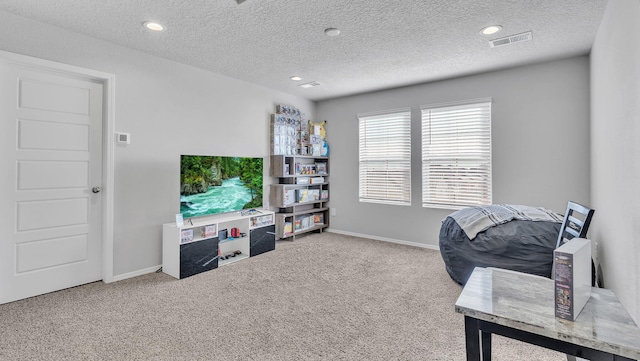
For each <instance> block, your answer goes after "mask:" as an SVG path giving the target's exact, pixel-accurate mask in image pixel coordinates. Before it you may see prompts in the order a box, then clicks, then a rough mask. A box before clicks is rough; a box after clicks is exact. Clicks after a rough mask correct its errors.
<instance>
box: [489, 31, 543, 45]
mask: <svg viewBox="0 0 640 361" xmlns="http://www.w3.org/2000/svg"><path fill="white" fill-rule="evenodd" d="M532 37H533V35H532V34H531V32H530V31H527V32H526V33H522V34H516V35H511V36H507V37H504V38H500V39H495V40H490V41H489V45H490V46H491V47H492V48H495V47H497V46H503V45H509V44H513V43H519V42H521V41H527V40H531V38H532Z"/></svg>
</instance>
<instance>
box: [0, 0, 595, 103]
mask: <svg viewBox="0 0 640 361" xmlns="http://www.w3.org/2000/svg"><path fill="white" fill-rule="evenodd" d="M606 4H607V0H562V1H558V0H524V1H523V0H486V1H463V0H432V1H428V0H246V1H245V2H244V3H242V4H240V5H238V4H237V3H236V1H235V0H182V1H181V0H0V10H4V11H7V12H10V13H13V14H16V15H20V16H24V17H27V18H31V19H34V20H39V21H41V22H45V23H48V24H51V25H55V26H58V27H61V28H64V29H67V30H71V31H74V32H77V33H82V34H86V35H89V36H92V37H95V38H99V39H103V40H107V41H110V42H113V43H116V44H120V45H123V46H126V47H129V48H132V49H137V50H140V51H142V52H145V53H148V54H152V55H156V56H159V57H163V58H166V59H171V60H175V61H177V62H181V63H184V64H189V65H192V66H195V67H198V68H202V69H206V70H210V71H213V72H216V73H219V74H224V75H227V76H230V77H233V78H236V79H241V80H245V81H248V82H251V83H255V84H260V85H263V86H265V87H268V88H272V89H277V90H280V91H284V92H287V93H291V94H296V95H299V96H301V97H304V98H308V99H312V100H322V99H327V98H332V97H338V96H344V95H349V94H355V93H361V92H367V91H372V90H379V89H385V88H391V87H397V86H403V85H409V84H416V83H421V82H426V81H433V80H439V79H445V78H451V77H455V76H460V75H466V74H472V73H477V72H483V71H488V70H494V69H500V68H505V67H511V66H517V65H522V64H527V63H533V62H539V61H544V60H549V59H555V58H561V57H568V56H573V55H579V54H587V53H588V52H589V50H590V49H591V45H592V43H593V39H594V38H595V34H596V31H597V29H598V26H599V24H600V20H601V19H602V15H603V13H604V9H605V7H606ZM149 20H153V21H157V22H160V23H162V24H164V25H165V26H166V28H167V29H166V31H164V32H161V33H151V32H150V31H148V30H146V29H144V28H143V27H142V23H143V22H144V21H149ZM491 24H499V25H502V26H503V30H502V32H500V33H498V34H496V35H494V36H482V35H480V34H479V31H480V29H481V28H483V27H485V26H487V25H491ZM329 27H335V28H338V29H340V31H341V33H340V35H339V36H337V37H328V36H326V35H324V29H326V28H329ZM526 31H532V32H533V39H532V40H530V41H526V42H521V43H515V44H512V45H508V46H503V47H496V48H490V47H489V45H488V40H491V39H496V38H500V37H504V36H508V35H514V34H518V33H522V32H526ZM291 75H299V76H301V77H303V78H304V79H303V80H302V81H300V82H293V81H291V80H289V77H290V76H291ZM310 81H317V82H319V83H320V84H321V85H320V86H318V87H315V88H310V89H303V88H300V87H298V86H297V85H298V84H300V83H305V82H310Z"/></svg>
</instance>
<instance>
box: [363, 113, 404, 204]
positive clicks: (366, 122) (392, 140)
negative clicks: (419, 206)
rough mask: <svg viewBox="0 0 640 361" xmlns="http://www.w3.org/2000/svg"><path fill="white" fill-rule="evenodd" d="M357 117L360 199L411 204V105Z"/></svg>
mask: <svg viewBox="0 0 640 361" xmlns="http://www.w3.org/2000/svg"><path fill="white" fill-rule="evenodd" d="M358 120H359V127H360V132H359V133H360V139H359V177H360V191H359V196H360V201H361V202H375V203H384V204H398V205H411V109H409V108H407V109H400V110H395V111H388V112H385V113H378V114H358Z"/></svg>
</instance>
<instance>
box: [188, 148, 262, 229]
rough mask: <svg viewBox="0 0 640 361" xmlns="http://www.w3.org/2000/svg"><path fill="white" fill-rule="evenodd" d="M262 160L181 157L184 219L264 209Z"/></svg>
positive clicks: (249, 158)
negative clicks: (250, 209)
mask: <svg viewBox="0 0 640 361" xmlns="http://www.w3.org/2000/svg"><path fill="white" fill-rule="evenodd" d="M262 163H263V159H262V158H251V157H226V156H208V155H181V156H180V213H182V216H183V217H184V218H193V217H201V216H206V215H212V214H217V213H228V212H235V211H239V210H242V209H249V208H258V207H262V173H263V168H262Z"/></svg>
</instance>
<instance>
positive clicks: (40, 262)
mask: <svg viewBox="0 0 640 361" xmlns="http://www.w3.org/2000/svg"><path fill="white" fill-rule="evenodd" d="M102 103H103V86H102V84H101V83H100V82H93V81H91V80H89V79H84V78H80V77H73V76H67V75H63V74H60V73H56V72H54V71H48V70H44V69H38V68H35V67H29V66H27V65H17V64H11V63H3V62H0V124H1V125H0V150H1V152H0V165H1V168H0V169H1V170H2V171H1V172H0V199H1V201H0V225H1V228H0V303H6V302H11V301H14V300H18V299H22V298H26V297H31V296H35V295H39V294H43V293H47V292H51V291H56V290H60V289H63V288H68V287H73V286H77V285H80V284H84V283H89V282H93V281H96V280H100V279H101V278H102V277H101V260H102V258H101V222H102V216H101V209H102V205H101V202H102V197H101V193H100V192H99V188H94V187H101V182H102V122H103V104H102ZM96 192H97V193H96Z"/></svg>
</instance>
